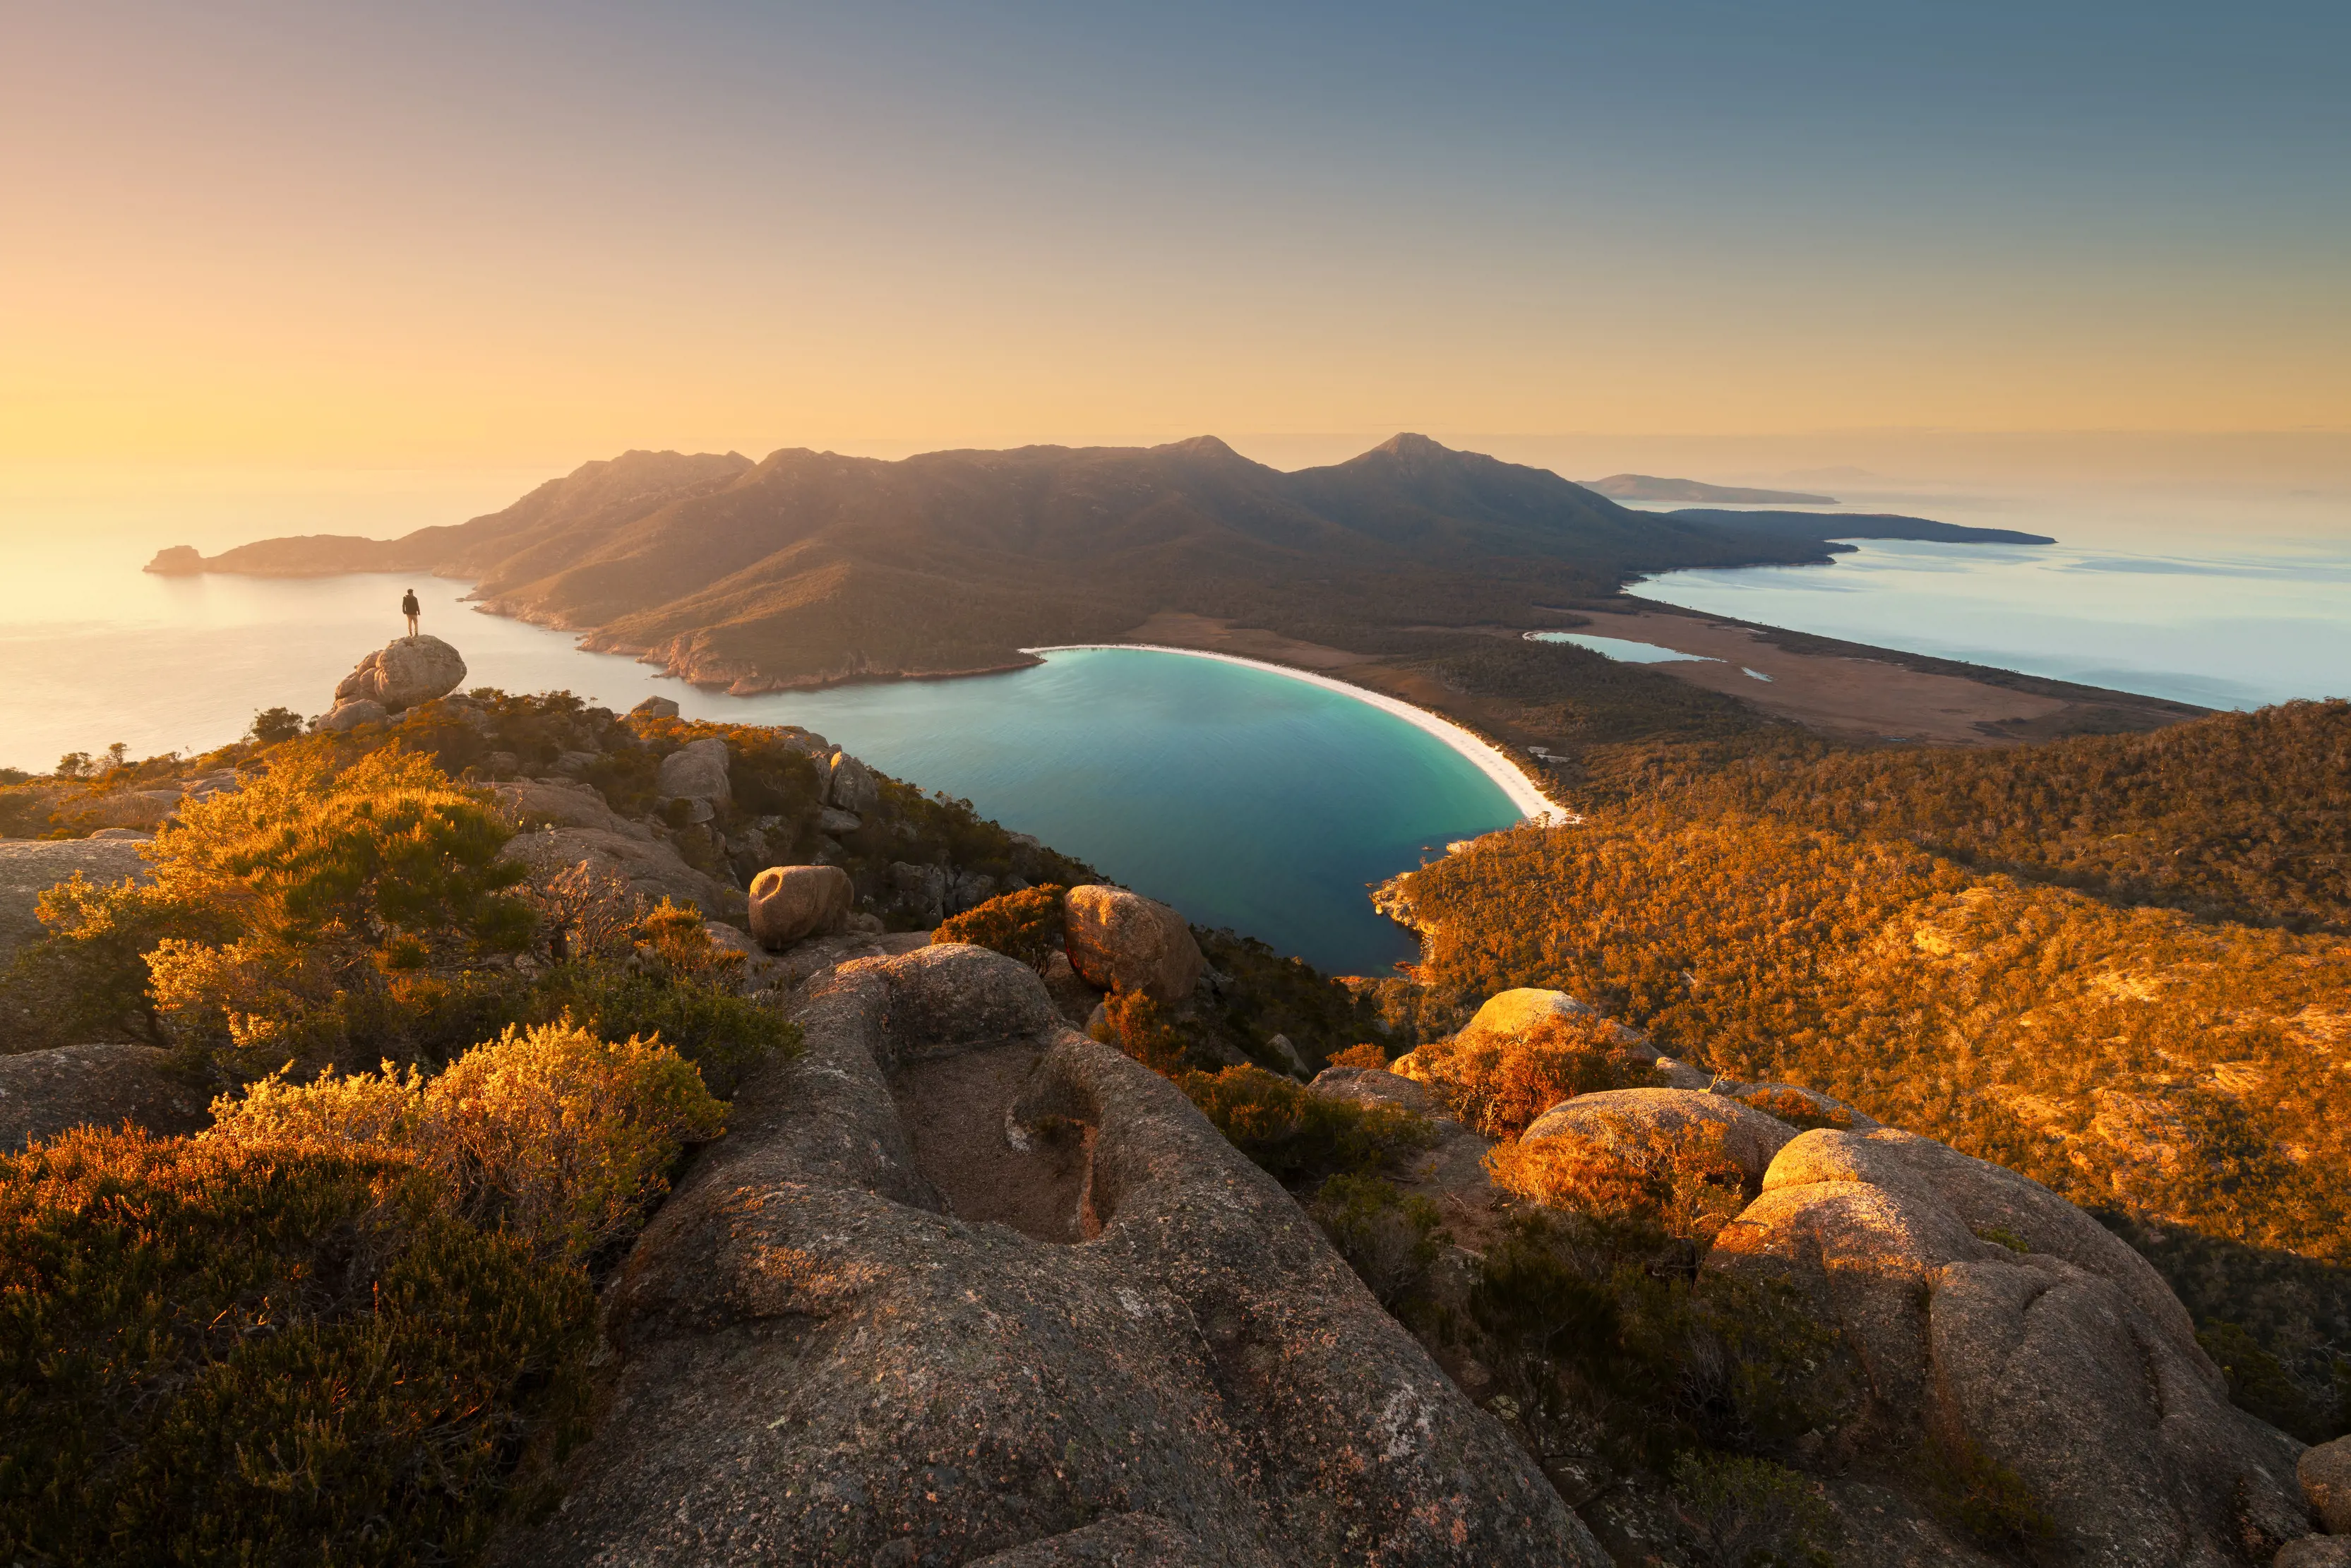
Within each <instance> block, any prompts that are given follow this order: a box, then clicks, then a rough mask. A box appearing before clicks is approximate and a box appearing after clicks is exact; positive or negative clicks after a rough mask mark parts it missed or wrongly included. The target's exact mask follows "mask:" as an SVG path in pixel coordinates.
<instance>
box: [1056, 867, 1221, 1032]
mask: <svg viewBox="0 0 2351 1568" xmlns="http://www.w3.org/2000/svg"><path fill="white" fill-rule="evenodd" d="M1064 903H1065V908H1066V911H1067V914H1068V935H1067V936H1066V937H1065V939H1064V945H1065V946H1066V947H1067V950H1068V952H1069V955H1070V963H1071V967H1074V968H1075V969H1076V970H1077V972H1078V973H1079V974H1080V975H1081V976H1083V977H1085V978H1086V980H1087V981H1088V982H1089V983H1091V984H1092V985H1093V986H1095V987H1097V988H1100V989H1102V990H1105V991H1110V990H1120V991H1141V992H1142V993H1144V995H1145V996H1148V997H1150V998H1152V999H1153V1000H1155V1001H1159V1002H1166V1003H1180V1002H1183V1001H1186V1000H1188V999H1189V998H1190V997H1191V995H1192V988H1193V987H1195V986H1196V985H1197V984H1198V983H1199V980H1200V977H1201V975H1202V974H1204V973H1206V972H1207V967H1208V965H1207V959H1206V958H1205V957H1203V956H1201V953H1200V945H1199V944H1198V943H1197V942H1196V941H1194V940H1193V939H1192V928H1191V927H1190V926H1189V925H1186V924H1185V923H1184V917H1183V916H1182V915H1178V914H1176V913H1175V911H1174V910H1173V909H1170V908H1169V907H1167V905H1165V904H1161V903H1160V902H1158V901H1157V900H1156V899H1150V898H1145V897H1144V896H1143V895H1142V894H1138V893H1129V892H1127V891H1126V890H1125V889H1124V888H1123V887H1104V886H1102V885H1101V884H1100V883H1088V884H1086V885H1085V886H1082V887H1073V888H1071V889H1070V892H1069V895H1068V897H1067V899H1066V900H1065V901H1064Z"/></svg>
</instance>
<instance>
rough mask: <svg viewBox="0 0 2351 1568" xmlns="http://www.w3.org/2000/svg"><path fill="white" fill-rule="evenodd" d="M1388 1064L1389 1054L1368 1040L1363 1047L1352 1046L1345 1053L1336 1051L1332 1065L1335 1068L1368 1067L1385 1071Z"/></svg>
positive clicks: (1333, 1053) (1333, 1054)
mask: <svg viewBox="0 0 2351 1568" xmlns="http://www.w3.org/2000/svg"><path fill="white" fill-rule="evenodd" d="M1387 1064H1388V1053H1387V1052H1386V1051H1384V1050H1382V1049H1381V1048H1380V1047H1378V1046H1376V1045H1374V1044H1372V1043H1371V1042H1369V1041H1368V1040H1367V1041H1365V1042H1364V1043H1363V1044H1361V1045H1351V1046H1349V1047H1348V1048H1347V1049H1346V1050H1344V1051H1334V1052H1332V1056H1331V1065H1332V1066H1333V1067H1368V1068H1376V1069H1379V1070H1381V1071H1385V1069H1386V1067H1387Z"/></svg>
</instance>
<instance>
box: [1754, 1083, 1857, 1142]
mask: <svg viewBox="0 0 2351 1568" xmlns="http://www.w3.org/2000/svg"><path fill="white" fill-rule="evenodd" d="M1740 1099H1741V1100H1742V1101H1744V1102H1745V1103H1748V1104H1750V1105H1752V1106H1754V1107H1755V1108H1756V1109H1757V1110H1758V1111H1761V1112H1762V1113H1764V1114H1765V1115H1766V1116H1776V1117H1778V1118H1779V1119H1780V1120H1781V1121H1782V1122H1785V1123H1787V1124H1788V1125H1790V1126H1791V1127H1793V1128H1795V1129H1797V1130H1798V1131H1799V1132H1811V1131H1812V1130H1813V1128H1815V1127H1830V1128H1834V1129H1835V1130H1836V1131H1838V1132H1841V1133H1846V1132H1851V1131H1852V1130H1853V1113H1852V1112H1851V1111H1849V1110H1847V1109H1845V1108H1844V1106H1842V1105H1827V1104H1823V1103H1821V1102H1819V1101H1817V1100H1814V1099H1813V1097H1812V1096H1811V1095H1809V1094H1806V1093H1804V1092H1802V1091H1800V1090H1795V1089H1759V1090H1757V1091H1756V1092H1753V1093H1752V1094H1742V1095H1740Z"/></svg>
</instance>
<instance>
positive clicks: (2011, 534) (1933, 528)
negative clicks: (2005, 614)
mask: <svg viewBox="0 0 2351 1568" xmlns="http://www.w3.org/2000/svg"><path fill="white" fill-rule="evenodd" d="M1666 516H1667V517H1687V518H1688V519H1689V520H1690V521H1692V522H1698V523H1713V524H1717V525H1719V527H1722V528H1744V529H1746V530H1748V531H1749V532H1750V533H1760V534H1769V535H1771V536H1772V537H1773V538H1783V539H1816V538H1823V536H1825V537H1827V538H1837V539H1928V540H1932V541H1934V542H1936V543H1938V544H1955V545H2053V544H2055V543H2056V542H2057V541H2056V540H2055V539H2053V538H2050V537H2049V536H2048V535H2047V534H2028V533H2022V532H2020V531H2019V530H2017V529H2015V528H1970V527H1968V526H1967V525H1966V524H1964V523H1938V522H1936V521H1934V520H1933V519H1932V518H1929V517H1902V516H1899V515H1898V514H1896V513H1893V512H1840V513H1839V514H1837V515H1836V516H1835V517H1822V516H1821V515H1820V514H1819V513H1817V512H1746V511H1732V510H1729V509H1728V508H1726V507H1680V508H1678V509H1677V510H1675V511H1671V512H1667V514H1666ZM1832 548H1834V547H1832Z"/></svg>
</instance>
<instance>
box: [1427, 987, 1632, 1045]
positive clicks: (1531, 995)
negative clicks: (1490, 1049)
mask: <svg viewBox="0 0 2351 1568" xmlns="http://www.w3.org/2000/svg"><path fill="white" fill-rule="evenodd" d="M1598 1016H1599V1015H1598V1013H1597V1012H1596V1011H1595V1010H1594V1009H1593V1008H1592V1007H1590V1006H1589V1005H1587V1004H1585V1003H1583V1002H1580V1001H1577V1000H1576V999H1575V998H1573V997H1571V996H1569V995H1568V994H1567V993H1566V992H1565V991H1546V990H1541V989H1538V988H1534V987H1532V986H1522V987H1520V988H1518V989H1516V990H1510V991H1497V992H1495V993H1494V994H1493V995H1492V996H1490V997H1488V998H1486V1001H1485V1004H1484V1005H1483V1006H1481V1007H1480V1008H1479V1009H1478V1012H1477V1015H1476V1016H1475V1017H1473V1018H1472V1019H1470V1020H1469V1021H1468V1023H1467V1024H1465V1025H1463V1026H1462V1029H1461V1032H1462V1033H1463V1034H1495V1035H1520V1034H1527V1033H1530V1032H1531V1031H1532V1030H1536V1029H1538V1028H1540V1027H1541V1026H1542V1025H1543V1024H1546V1023H1549V1022H1550V1021H1551V1020H1552V1019H1562V1018H1596V1017H1598Z"/></svg>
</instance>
